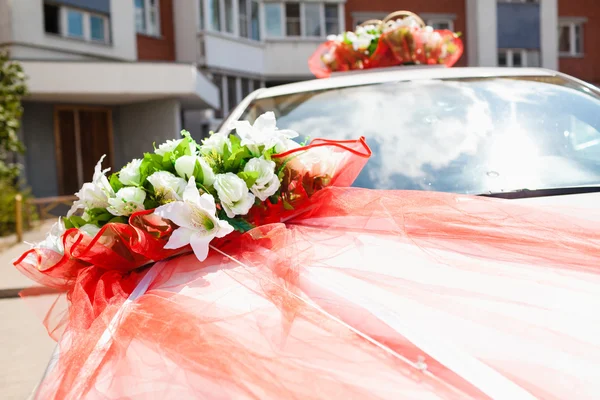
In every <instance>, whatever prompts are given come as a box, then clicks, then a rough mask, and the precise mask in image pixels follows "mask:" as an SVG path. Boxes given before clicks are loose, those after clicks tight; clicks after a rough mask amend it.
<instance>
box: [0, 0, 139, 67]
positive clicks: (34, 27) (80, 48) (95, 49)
mask: <svg viewBox="0 0 600 400" xmlns="http://www.w3.org/2000/svg"><path fill="white" fill-rule="evenodd" d="M7 3H8V5H7ZM110 6H111V24H110V25H111V29H112V32H111V37H112V43H111V44H108V45H104V44H95V43H89V42H86V41H82V40H75V39H66V38H62V37H58V36H56V35H49V34H46V33H45V32H44V8H43V2H42V1H41V0H13V1H11V2H7V1H5V0H4V1H0V22H1V21H2V20H3V19H4V16H3V13H2V9H1V7H10V8H11V16H10V17H9V18H10V19H11V32H12V35H11V36H12V37H11V39H10V40H8V42H9V43H11V44H12V46H13V47H12V49H11V51H12V55H13V57H15V58H21V59H24V58H30V59H31V58H36V59H73V58H75V59H77V58H79V59H82V58H89V57H95V58H108V59H115V60H135V59H136V58H137V46H136V35H135V24H134V8H133V1H128V0H111V3H110ZM5 14H6V13H5ZM1 32H2V28H0V34H1ZM0 38H1V37H0ZM3 41H4V40H3Z"/></svg>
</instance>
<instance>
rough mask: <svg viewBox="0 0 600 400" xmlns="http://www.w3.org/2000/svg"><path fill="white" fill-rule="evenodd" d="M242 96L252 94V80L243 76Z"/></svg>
mask: <svg viewBox="0 0 600 400" xmlns="http://www.w3.org/2000/svg"><path fill="white" fill-rule="evenodd" d="M241 86H242V97H243V98H246V96H248V95H249V94H250V80H249V79H248V78H242V85H241Z"/></svg>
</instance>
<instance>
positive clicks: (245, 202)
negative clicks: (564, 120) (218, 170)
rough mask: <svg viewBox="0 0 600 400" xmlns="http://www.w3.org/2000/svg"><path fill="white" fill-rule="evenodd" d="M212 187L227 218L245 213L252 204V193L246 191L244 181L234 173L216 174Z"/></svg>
mask: <svg viewBox="0 0 600 400" xmlns="http://www.w3.org/2000/svg"><path fill="white" fill-rule="evenodd" d="M214 187H215V189H216V190H217V194H218V195H219V200H220V201H221V205H222V206H223V209H224V210H225V212H226V213H227V216H228V217H229V218H233V217H235V216H236V215H246V214H247V213H248V211H249V210H250V208H251V207H252V205H253V204H254V195H253V194H252V193H249V192H248V187H247V186H246V182H244V180H243V179H242V178H240V177H239V176H237V175H236V174H234V173H231V172H228V173H226V174H219V175H217V176H216V177H215V183H214Z"/></svg>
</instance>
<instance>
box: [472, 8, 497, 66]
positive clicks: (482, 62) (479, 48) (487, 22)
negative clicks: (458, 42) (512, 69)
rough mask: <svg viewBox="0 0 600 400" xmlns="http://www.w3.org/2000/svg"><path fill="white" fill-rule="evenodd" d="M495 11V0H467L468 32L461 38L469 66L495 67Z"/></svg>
mask: <svg viewBox="0 0 600 400" xmlns="http://www.w3.org/2000/svg"><path fill="white" fill-rule="evenodd" d="M496 12H497V3H496V0H467V19H468V23H467V28H468V30H469V32H470V34H469V35H467V37H466V39H465V38H463V40H466V41H465V43H466V44H467V46H466V47H467V59H468V62H469V65H471V66H481V67H495V66H496V65H497V64H498V39H497V37H498V36H497V34H498V29H497V18H496ZM463 59H465V55H463Z"/></svg>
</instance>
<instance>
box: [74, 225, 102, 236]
mask: <svg viewBox="0 0 600 400" xmlns="http://www.w3.org/2000/svg"><path fill="white" fill-rule="evenodd" d="M79 231H80V232H83V233H84V234H86V235H88V236H91V237H94V236H96V234H97V233H98V232H100V228H99V227H98V226H96V225H94V224H85V225H83V226H80V227H79Z"/></svg>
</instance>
